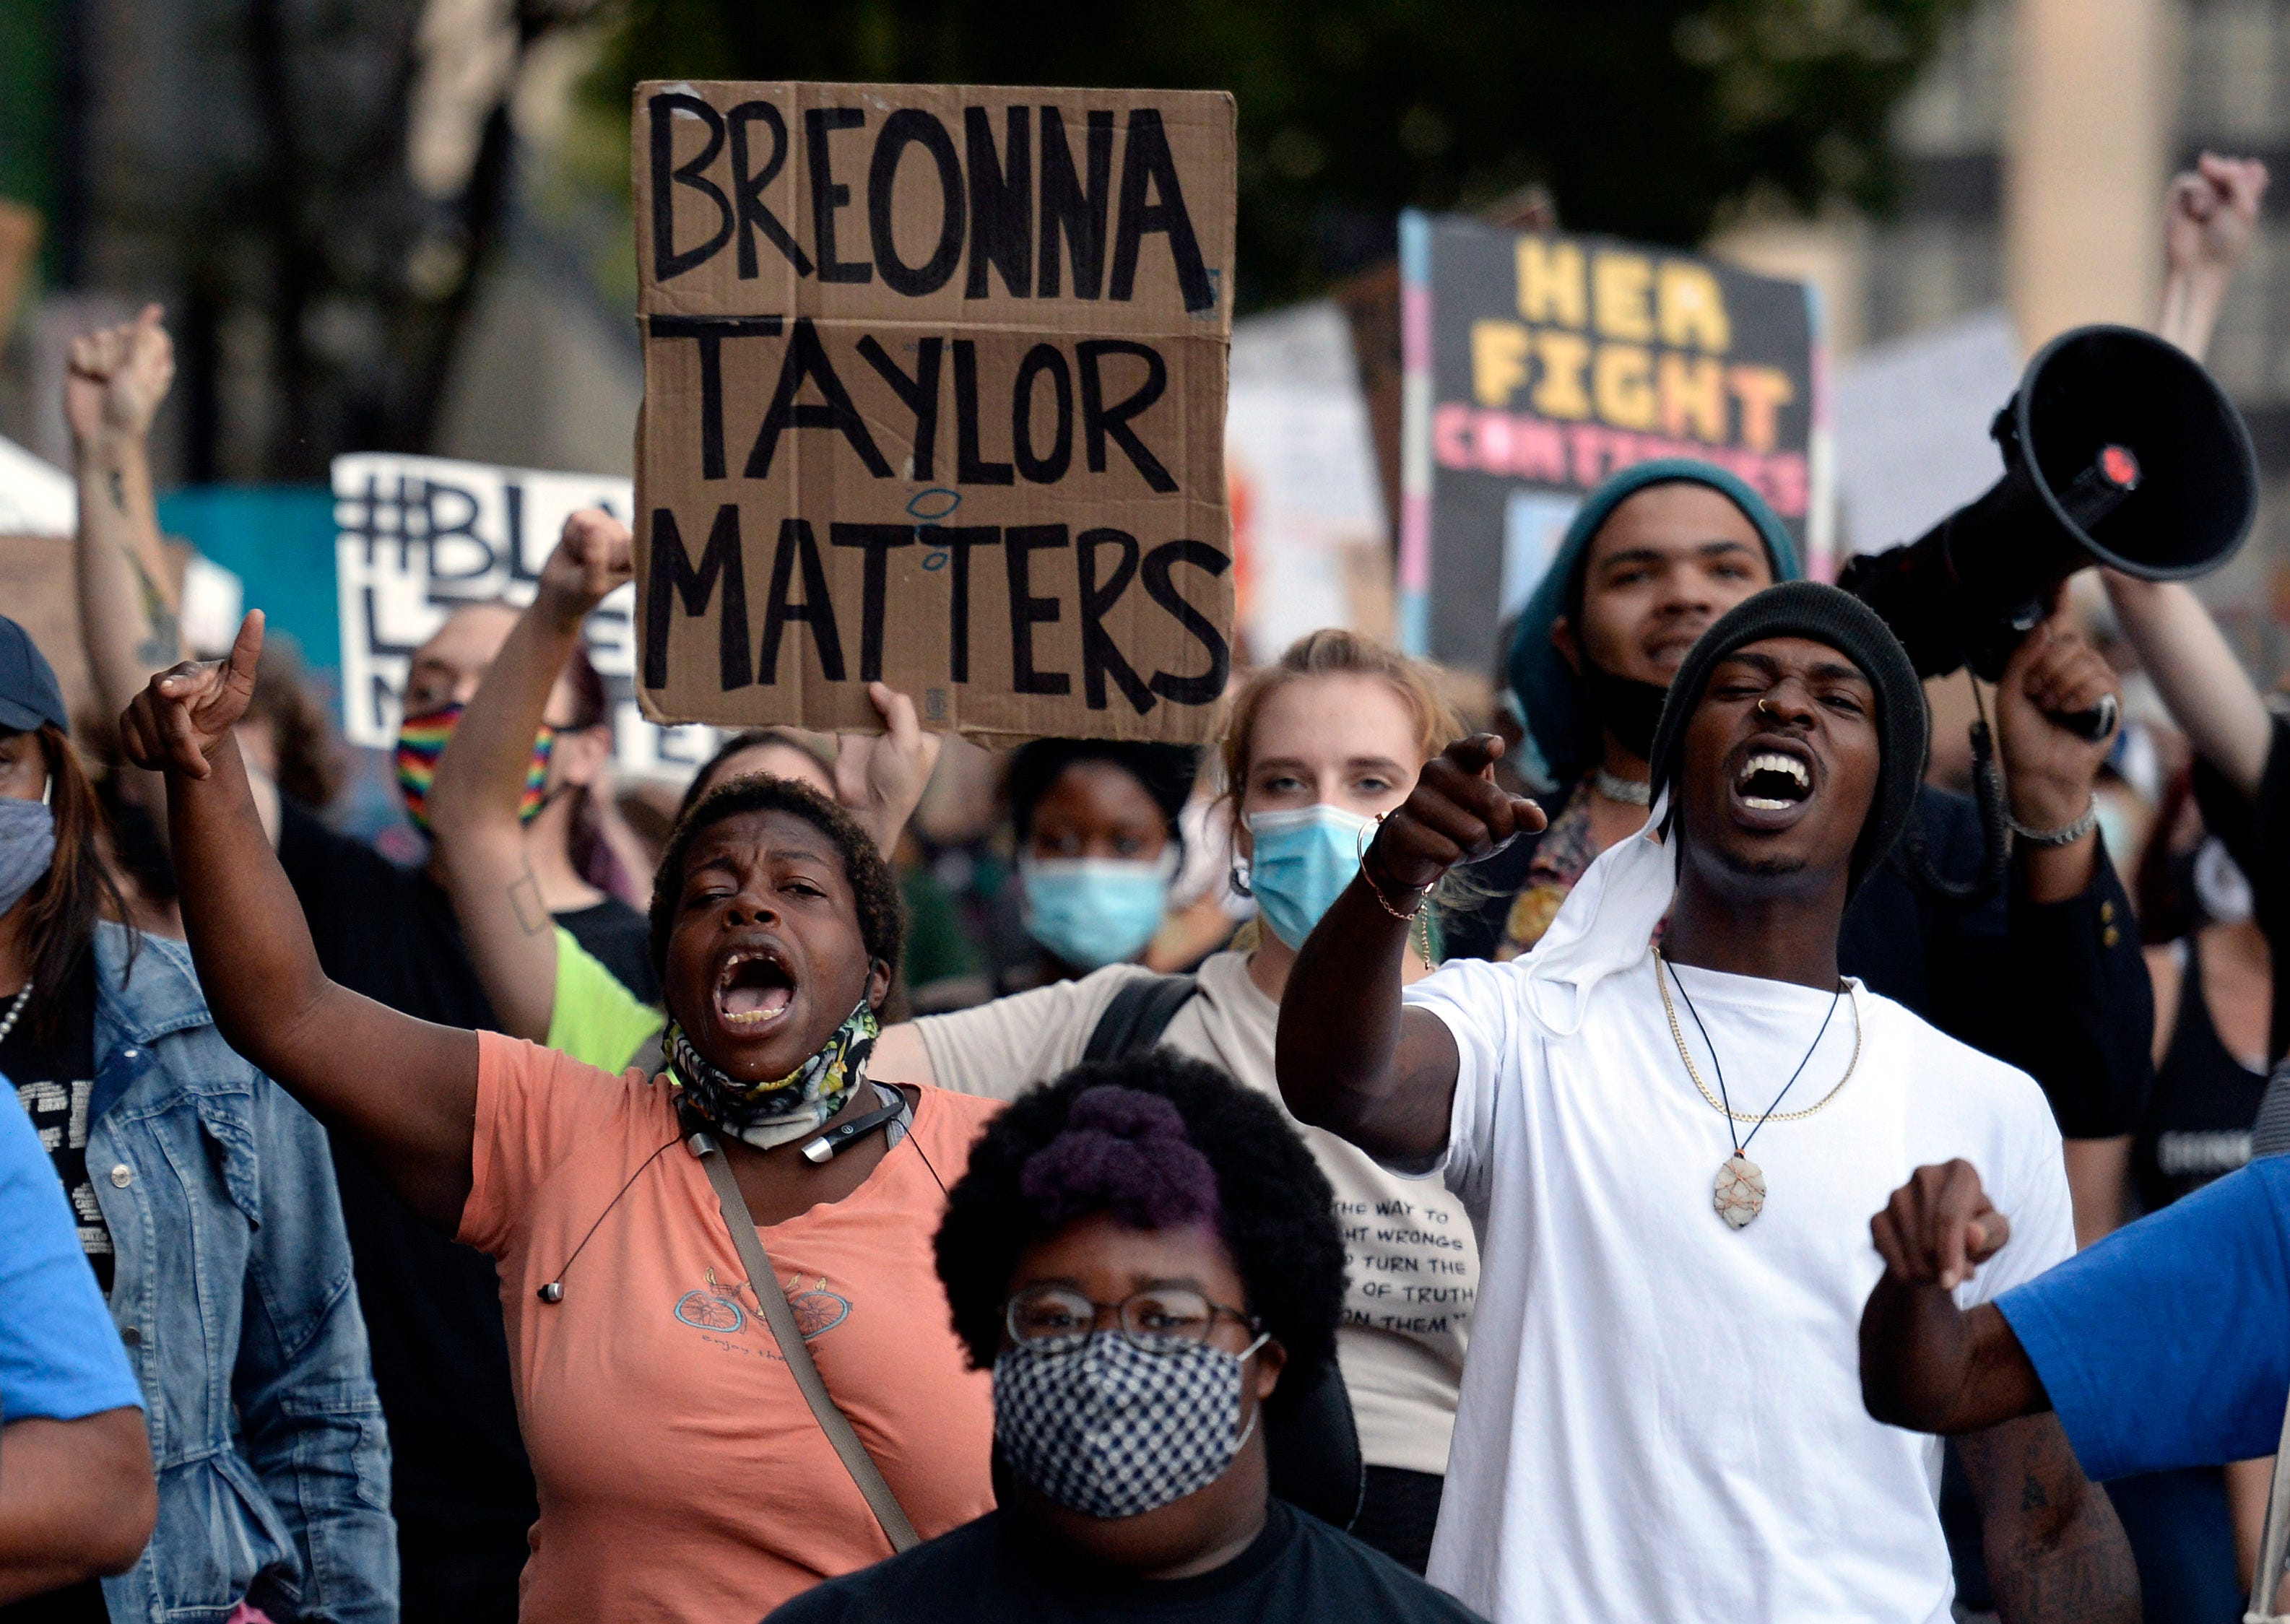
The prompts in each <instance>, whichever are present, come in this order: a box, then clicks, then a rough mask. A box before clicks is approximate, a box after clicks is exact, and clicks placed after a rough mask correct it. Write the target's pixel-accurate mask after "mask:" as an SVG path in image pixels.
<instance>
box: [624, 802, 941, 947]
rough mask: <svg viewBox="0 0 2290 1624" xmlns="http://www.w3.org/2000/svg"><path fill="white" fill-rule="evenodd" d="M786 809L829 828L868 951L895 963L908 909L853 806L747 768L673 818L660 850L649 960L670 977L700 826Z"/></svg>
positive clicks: (823, 831)
mask: <svg viewBox="0 0 2290 1624" xmlns="http://www.w3.org/2000/svg"><path fill="white" fill-rule="evenodd" d="M745 812H785V813H787V814H788V815H789V817H791V818H800V819H802V820H804V821H805V823H808V824H810V825H811V826H812V827H813V828H815V829H817V830H818V831H819V832H820V833H821V834H822V835H824V836H827V838H828V839H829V842H831V843H832V844H834V846H835V848H836V850H837V852H841V853H842V856H843V873H844V876H845V877H846V878H847V879H849V880H850V882H851V896H852V900H853V902H855V903H856V904H857V906H858V910H859V938H860V940H861V941H863V942H865V943H866V944H867V956H868V957H869V958H870V959H878V960H880V961H881V962H882V963H884V964H888V965H890V966H891V968H892V969H893V970H896V969H897V968H898V966H899V949H900V948H901V945H902V944H903V942H904V940H905V937H906V930H907V916H906V912H905V908H904V907H903V906H902V905H901V902H900V900H899V882H898V878H897V876H894V875H893V874H892V872H891V865H890V864H888V863H886V862H885V861H884V860H883V854H882V853H881V852H878V851H877V850H876V849H875V841H874V837H873V836H870V835H869V834H868V833H867V831H866V830H865V829H862V828H860V827H859V825H858V823H857V821H856V820H854V819H853V817H852V816H851V814H850V813H849V812H845V811H844V810H843V809H842V808H841V807H840V806H837V804H835V803H834V802H832V801H830V800H829V799H828V798H827V797H826V796H823V795H821V794H820V793H819V791H818V790H816V789H814V788H812V787H811V786H810V785H809V784H806V783H803V782H801V781H800V780H796V779H789V778H773V777H770V776H769V775H767V774H765V773H760V772H752V773H747V774H744V775H742V776H741V777H739V778H735V779H732V780H729V781H727V782H725V783H722V784H718V785H717V787H716V788H713V789H711V790H709V792H708V793H707V794H706V795H704V796H701V798H700V803H699V804H698V805H696V806H694V807H693V809H692V810H691V811H690V812H686V813H685V815H684V817H683V818H682V819H681V820H679V821H678V822H677V826H676V828H674V829H672V830H671V831H669V836H668V849H667V850H666V851H664V852H661V857H660V868H659V870H658V871H657V872H656V873H655V874H654V875H653V882H652V967H653V973H654V974H655V975H657V976H659V977H660V978H661V980H662V982H663V983H664V982H665V981H666V980H667V979H668V939H669V936H670V935H671V934H672V933H673V932H674V931H675V929H676V913H677V907H676V905H677V899H678V898H679V897H681V896H682V895H683V894H684V866H685V860H686V859H687V858H689V857H690V856H691V854H692V843H693V841H695V840H697V839H698V838H700V836H701V832H702V831H704V830H707V829H709V828H714V827H715V826H716V825H717V824H719V823H721V822H723V821H724V820H725V819H727V818H737V817H739V816H741V814H742V813H745Z"/></svg>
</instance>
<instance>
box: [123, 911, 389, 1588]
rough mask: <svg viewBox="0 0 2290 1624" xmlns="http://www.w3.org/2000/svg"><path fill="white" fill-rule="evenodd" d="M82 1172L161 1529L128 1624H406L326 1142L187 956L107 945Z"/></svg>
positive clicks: (381, 1437) (385, 1466)
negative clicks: (245, 1603)
mask: <svg viewBox="0 0 2290 1624" xmlns="http://www.w3.org/2000/svg"><path fill="white" fill-rule="evenodd" d="M96 932H97V933H96V940H95V956H96V1005H95V1080H94V1090H93V1092H92V1097H91V1099H90V1100H89V1104H88V1118H89V1127H88V1138H87V1165H88V1172H89V1177H90V1181H91V1182H92V1184H93V1186H94V1188H95V1192H96V1198H97V1201H98V1202H99V1204H100V1205H101V1206H102V1208H103V1217H104V1221H105V1222H106V1223H107V1224H108V1225H109V1226H110V1229H111V1239H112V1244H113V1247H114V1249H115V1252H116V1267H115V1275H114V1282H113V1285H112V1290H111V1316H112V1319H113V1321H114V1323H116V1324H117V1325H118V1327H119V1335H120V1340H122V1341H123V1342H124V1344H125V1345H126V1348H127V1356H128V1360H129V1362H130V1363H131V1364H132V1365H133V1366H134V1369H135V1376H136V1380H137V1381H138V1382H139V1383H140V1385H141V1387H142V1389H143V1403H144V1412H145V1417H146V1420H147V1421H148V1426H149V1428H150V1434H151V1460H152V1465H153V1467H154V1468H156V1471H157V1473H158V1480H159V1521H158V1527H157V1529H156V1532H154V1533H153V1535H152V1537H151V1543H150V1545H149V1546H148V1548H146V1549H145V1551H144V1553H143V1556H142V1557H141V1559H140V1561H138V1562H137V1563H136V1564H135V1566H134V1567H133V1568H132V1569H131V1570H129V1571H128V1572H125V1573H123V1574H121V1575H120V1576H119V1577H118V1578H116V1579H108V1580H105V1581H104V1584H103V1596H104V1602H105V1604H106V1606H107V1607H108V1610H109V1612H110V1614H111V1617H112V1619H113V1620H114V1624H129V1621H131V1620H132V1624H160V1620H171V1621H172V1620H216V1621H218V1624H219V1621H220V1620H222V1619H223V1618H224V1617H225V1616H226V1615H227V1614H228V1612H229V1611H230V1609H231V1607H232V1605H233V1604H235V1603H236V1602H238V1601H240V1600H241V1599H243V1598H245V1597H247V1596H250V1594H251V1595H252V1599H253V1600H254V1602H255V1604H256V1605H258V1606H260V1607H262V1608H264V1610H265V1611H267V1612H268V1613H269V1614H270V1616H271V1617H272V1618H274V1619H276V1620H281V1621H282V1624H284V1620H288V1619H300V1620H335V1621H340V1624H352V1621H356V1624H394V1621H395V1620H396V1618H397V1548H396V1526H395V1524H393V1523H392V1521H391V1519H390V1516H389V1443H388V1435H387V1433H386V1432H385V1431H384V1429H383V1426H382V1419H381V1406H380V1401H379V1400H378V1399H377V1398H376V1396H375V1395H374V1386H373V1372H372V1362H371V1358H370V1356H369V1355H368V1353H367V1350H366V1336H365V1321H364V1317H363V1316H362V1315H361V1314H360V1313H359V1311H358V1300H357V1293H356V1291H355V1290H354V1289H353V1288H352V1285H351V1281H350V1252H349V1243H348V1239H347V1238H346V1237H345V1236H344V1235H343V1232H342V1214H341V1204H340V1197H339V1196H337V1195H336V1194H335V1190H334V1172H333V1165H332V1162H331V1160H330V1159H329V1157H328V1155H327V1146H326V1137H325V1134H324V1131H323V1130H321V1129H320V1128H319V1126H318V1124H316V1122H314V1121H313V1120H311V1118H310V1116H308V1113H306V1112H305V1111H304V1110H303V1109H302V1108H301V1107H300V1106H299V1105H297V1104H295V1103H294V1101H293V1100H290V1099H288V1098H287V1096H286V1094H285V1093H284V1091H283V1090H281V1089H280V1088H279V1087H278V1085H277V1084H275V1083H273V1082H272V1081H271V1080H270V1079H269V1078H268V1077H267V1076H263V1075H262V1073H260V1071H257V1070H256V1069H255V1068H253V1067H252V1066H251V1065H249V1064H247V1062H246V1061H244V1060H241V1059H240V1058H239V1057H238V1055H236V1053H234V1052H232V1051H231V1049H230V1047H229V1046H228V1044H225V1043H224V1042H223V1040H222V1037H221V1036H220V1034H219V1033H217V1032H216V1030H215V1028H214V1021H213V1018H212V1016H210V1015H209V1014H208V1012H207V1004H206V999H205V996H204V995H203V994H202V993H201V992H200V990H199V984H198V979H197V977H196V975H195V974H194V972H193V971H192V968H191V958H190V954H189V952H188V950H187V949H186V948H184V947H183V945H182V944H181V943H180V942H175V941H168V940H163V939H159V938H155V937H150V936H146V937H144V938H143V939H142V940H141V942H140V945H139V946H138V948H137V949H136V952H135V956H134V964H133V969H132V973H131V975H130V978H129V980H128V982H127V984H126V985H125V986H124V987H123V986H122V985H121V983H120V980H119V977H120V972H121V971H122V970H123V969H124V967H125V966H126V964H127V956H128V955H127V945H128V938H127V933H126V932H124V930H122V929H121V928H120V927H118V926H116V925H113V924H99V925H98V926H97V927H96Z"/></svg>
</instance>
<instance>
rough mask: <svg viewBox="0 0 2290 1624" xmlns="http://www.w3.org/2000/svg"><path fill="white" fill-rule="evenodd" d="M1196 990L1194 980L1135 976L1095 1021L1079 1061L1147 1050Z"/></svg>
mask: <svg viewBox="0 0 2290 1624" xmlns="http://www.w3.org/2000/svg"><path fill="white" fill-rule="evenodd" d="M1200 989H1201V983H1200V979H1199V978H1198V977H1197V976H1189V975H1150V976H1139V977H1138V978H1137V979H1135V980H1133V981H1131V982H1129V983H1128V985H1126V986H1125V987H1124V988H1122V989H1121V990H1120V991H1119V992H1117V993H1115V994H1114V995H1113V1002H1112V1003H1110V1004H1107V1005H1106V1006H1105V1013H1103V1014H1102V1015H1100V1016H1099V1017H1098V1018H1097V1026H1096V1028H1094V1029H1093V1030H1092V1031H1091V1033H1090V1035H1089V1044H1088V1046H1087V1047H1086V1048H1085V1049H1084V1050H1083V1051H1082V1052H1081V1058H1082V1060H1084V1061H1085V1062H1087V1061H1091V1060H1121V1059H1123V1058H1124V1057H1125V1056H1128V1055H1132V1054H1139V1053H1142V1052H1144V1051H1146V1050H1148V1049H1150V1048H1151V1047H1152V1046H1153V1045H1154V1044H1157V1043H1159V1042H1160V1041H1161V1034H1162V1033H1164V1032H1165V1031H1167V1030H1168V1028H1169V1023H1170V1022H1171V1021H1172V1020H1175V1019H1176V1017H1177V1012H1178V1011H1179V1010H1181V1009H1182V1008H1184V1007H1185V1005H1186V1004H1189V1003H1191V1002H1192V998H1193V995H1194V994H1195V993H1197V992H1198V991H1200Z"/></svg>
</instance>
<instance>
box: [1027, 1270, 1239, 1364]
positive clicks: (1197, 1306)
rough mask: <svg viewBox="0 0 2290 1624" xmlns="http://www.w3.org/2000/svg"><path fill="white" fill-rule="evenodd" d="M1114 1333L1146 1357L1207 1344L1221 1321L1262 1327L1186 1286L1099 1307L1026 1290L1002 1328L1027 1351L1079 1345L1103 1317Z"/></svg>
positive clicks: (1066, 1294) (1054, 1291) (1060, 1289)
mask: <svg viewBox="0 0 2290 1624" xmlns="http://www.w3.org/2000/svg"><path fill="white" fill-rule="evenodd" d="M1107 1315H1111V1316H1113V1322H1114V1328H1115V1329H1116V1330H1117V1331H1119V1332H1121V1334H1122V1335H1123V1336H1125V1337H1126V1338H1127V1339H1128V1340H1130V1341H1132V1342H1133V1343H1135V1344H1136V1345H1137V1346H1138V1347H1140V1348H1144V1349H1146V1350H1147V1351H1148V1352H1151V1351H1154V1350H1155V1349H1156V1348H1157V1347H1165V1346H1166V1345H1168V1344H1169V1343H1171V1342H1180V1341H1181V1342H1205V1341H1207V1340H1209V1332H1212V1331H1213V1330H1214V1329H1215V1328H1216V1322H1217V1321H1218V1319H1220V1318H1224V1319H1229V1320H1230V1321H1232V1322H1233V1323H1234V1324H1237V1325H1243V1326H1245V1327H1246V1328H1247V1329H1248V1330H1249V1331H1251V1332H1261V1330H1262V1326H1261V1324H1259V1322H1258V1320H1257V1318H1256V1316H1254V1315H1253V1314H1243V1313H1242V1312H1241V1311H1240V1310H1239V1309H1237V1308H1226V1307H1225V1306H1224V1305H1223V1304H1221V1303H1214V1302H1211V1301H1210V1300H1208V1299H1207V1298H1206V1297H1205V1296H1203V1295H1202V1294H1201V1293H1200V1292H1196V1291H1193V1290H1191V1289H1190V1288H1189V1287H1187V1286H1181V1285H1178V1286H1155V1287H1153V1288H1151V1289H1150V1290H1149V1291H1142V1292H1136V1293H1134V1294H1133V1295H1131V1296H1129V1297H1125V1298H1124V1299H1122V1300H1121V1301H1119V1302H1097V1301H1093V1300H1091V1299H1090V1298H1087V1297H1085V1296H1083V1295H1082V1294H1081V1293H1080V1292H1077V1291H1075V1290H1074V1289H1073V1288H1072V1287H1070V1286H1063V1285H1037V1286H1029V1288H1027V1289H1026V1290H1025V1291H1022V1292H1019V1293H1018V1294H1017V1295H1016V1296H1015V1297H1013V1298H1012V1299H1011V1300H1010V1306H1009V1308H1007V1309H1006V1310H1005V1313H1004V1316H1003V1319H1004V1323H1005V1324H1007V1325H1008V1327H1009V1330H1010V1336H1011V1340H1013V1341H1018V1342H1024V1343H1027V1344H1029V1345H1030V1346H1037V1347H1038V1346H1045V1345H1046V1346H1053V1345H1055V1344H1057V1343H1061V1342H1077V1341H1079V1340H1082V1339H1083V1338H1085V1337H1086V1336H1088V1335H1090V1334H1091V1333H1092V1332H1094V1331H1095V1330H1096V1329H1097V1326H1098V1322H1099V1321H1100V1320H1101V1319H1102V1318H1103V1317H1104V1316H1107Z"/></svg>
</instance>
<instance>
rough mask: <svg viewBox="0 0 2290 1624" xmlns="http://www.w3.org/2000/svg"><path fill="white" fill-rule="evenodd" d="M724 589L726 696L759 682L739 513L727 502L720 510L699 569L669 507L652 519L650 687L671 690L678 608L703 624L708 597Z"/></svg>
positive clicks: (720, 655) (720, 659) (722, 682)
mask: <svg viewBox="0 0 2290 1624" xmlns="http://www.w3.org/2000/svg"><path fill="white" fill-rule="evenodd" d="M719 582H720V583H721V584H722V586H723V588H724V604H723V608H722V609H721V610H720V611H718V612H717V619H716V636H717V653H716V660H717V686H719V687H720V688H722V689H723V691H724V692H726V693H729V692H732V691H733V689H734V688H744V687H746V686H747V685H748V684H749V683H751V682H753V681H755V676H754V675H753V673H752V671H751V670H750V669H749V665H748V578H747V573H746V572H745V570H744V569H743V568H742V567H741V559H740V509H739V506H738V504H736V503H733V502H725V504H724V505H723V506H722V507H720V508H717V509H716V523H715V524H713V525H712V526H710V527H709V532H708V548H707V550H706V551H705V552H703V553H701V555H700V567H699V568H698V569H696V570H695V569H693V567H692V556H691V555H690V554H688V553H686V552H685V550H684V536H683V533H682V532H680V531H678V530H677V527H676V515H675V514H674V513H672V512H670V511H669V509H668V508H653V514H652V579H651V580H650V581H649V582H648V583H647V584H648V586H649V587H650V588H651V589H650V590H649V591H647V592H646V593H645V636H644V660H645V676H644V680H645V687H647V688H665V687H667V686H668V628H669V625H670V624H671V620H670V616H671V614H672V613H673V607H672V606H673V605H674V604H676V603H677V600H679V599H681V600H682V601H683V604H684V612H685V615H686V616H687V617H689V618H690V619H693V620H698V619H699V618H700V617H701V616H702V615H704V614H706V613H707V612H708V600H709V596H711V595H712V594H713V593H714V592H715V590H716V588H717V584H718V583H719Z"/></svg>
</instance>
